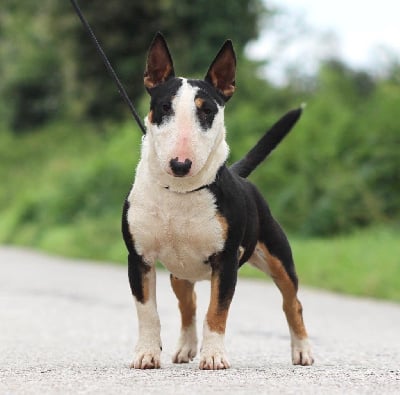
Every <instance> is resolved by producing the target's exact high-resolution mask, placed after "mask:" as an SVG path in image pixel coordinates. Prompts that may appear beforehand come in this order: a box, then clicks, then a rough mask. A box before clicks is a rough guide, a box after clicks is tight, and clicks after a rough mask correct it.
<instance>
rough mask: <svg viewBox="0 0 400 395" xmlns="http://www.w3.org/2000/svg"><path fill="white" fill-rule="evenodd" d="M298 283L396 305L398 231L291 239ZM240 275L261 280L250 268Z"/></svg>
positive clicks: (399, 293)
mask: <svg viewBox="0 0 400 395" xmlns="http://www.w3.org/2000/svg"><path fill="white" fill-rule="evenodd" d="M291 244H292V249H293V254H294V258H295V261H296V269H297V273H298V276H299V279H300V284H307V285H311V286H314V287H318V288H325V289H329V290H332V291H335V292H341V293H347V294H353V295H360V296H361V295H362V296H370V297H376V298H382V299H390V300H393V301H397V302H400V232H399V231H397V230H395V229H393V228H383V227H382V228H370V229H367V230H364V231H359V232H356V233H353V234H350V235H345V236H338V237H334V238H327V239H301V238H291ZM241 272H242V275H244V276H249V277H254V278H265V275H264V274H263V273H261V272H259V271H258V270H257V269H254V268H252V267H251V266H250V265H245V267H243V269H242V270H241Z"/></svg>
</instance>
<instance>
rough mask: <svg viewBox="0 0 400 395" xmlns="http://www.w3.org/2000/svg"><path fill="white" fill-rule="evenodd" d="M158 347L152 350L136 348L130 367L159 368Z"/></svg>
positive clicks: (159, 351)
mask: <svg viewBox="0 0 400 395" xmlns="http://www.w3.org/2000/svg"><path fill="white" fill-rule="evenodd" d="M160 354H161V350H160V348H158V349H154V350H140V349H137V350H136V354H135V359H134V361H133V362H132V364H131V368H132V369H159V368H160Z"/></svg>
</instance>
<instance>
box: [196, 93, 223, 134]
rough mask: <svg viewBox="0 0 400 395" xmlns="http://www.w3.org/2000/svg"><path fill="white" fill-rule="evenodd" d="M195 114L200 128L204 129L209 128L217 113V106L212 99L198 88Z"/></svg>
mask: <svg viewBox="0 0 400 395" xmlns="http://www.w3.org/2000/svg"><path fill="white" fill-rule="evenodd" d="M194 102H195V105H196V115H197V118H198V120H199V122H200V126H201V128H202V129H203V130H204V131H206V130H207V129H210V128H211V126H212V124H213V122H214V118H215V115H216V114H217V113H218V106H217V104H216V102H215V100H214V99H212V98H210V97H209V96H208V95H207V94H206V92H204V91H202V90H200V91H198V92H197V94H196V97H195V100H194Z"/></svg>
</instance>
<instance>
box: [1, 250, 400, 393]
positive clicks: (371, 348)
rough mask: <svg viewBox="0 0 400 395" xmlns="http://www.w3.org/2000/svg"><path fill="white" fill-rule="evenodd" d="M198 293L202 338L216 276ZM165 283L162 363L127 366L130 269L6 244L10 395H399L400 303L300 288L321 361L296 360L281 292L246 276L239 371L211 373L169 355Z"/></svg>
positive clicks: (171, 339)
mask: <svg viewBox="0 0 400 395" xmlns="http://www.w3.org/2000/svg"><path fill="white" fill-rule="evenodd" d="M321 264H322V263H321ZM300 280H301V279H300ZM196 291H197V295H198V306H199V308H198V319H197V324H198V330H199V334H200V335H201V328H202V321H203V317H204V314H205V311H206V308H207V304H208V300H209V283H208V282H202V283H198V284H197V285H196ZM157 292H158V308H159V313H160V318H161V326H162V341H163V354H162V368H161V369H158V370H145V371H140V370H134V369H129V364H130V362H131V360H132V357H133V350H134V345H135V340H136V337H137V321H136V313H135V309H134V303H133V299H132V296H131V294H130V289H129V284H128V278H127V270H126V267H124V266H118V265H110V264H103V263H94V262H87V261H78V260H72V259H65V258H59V257H54V256H48V255H45V254H42V253H38V252H34V251H30V250H26V249H18V248H14V247H5V246H3V247H0V394H18V395H19V394H119V395H122V394H132V393H135V394H149V395H152V394H177V395H179V394H188V393H189V394H215V393H218V394H221V395H223V394H378V393H379V394H400V335H399V334H400V305H398V304H394V303H389V302H382V301H375V300H372V299H362V298H354V297H348V296H342V295H336V294H333V293H328V292H323V291H319V290H314V289H310V288H306V287H301V289H300V294H299V298H300V300H301V301H302V303H303V307H304V316H305V322H306V325H307V328H308V331H309V335H310V339H311V342H312V344H313V349H314V356H315V359H316V362H315V365H314V366H312V367H301V366H292V365H291V362H290V344H289V334H288V328H287V324H286V321H285V318H284V315H283V312H282V309H281V298H280V294H279V292H278V290H277V289H276V287H275V286H274V285H273V284H272V283H270V282H267V281H250V280H245V279H239V282H238V286H237V290H236V294H235V297H234V300H233V303H232V307H231V311H230V315H229V319H228V327H227V334H226V348H227V351H228V355H229V358H230V362H231V366H232V368H231V369H229V370H226V371H215V372H213V371H200V370H199V369H198V362H199V360H198V357H196V358H195V360H194V361H193V362H191V363H189V364H183V365H175V364H173V363H172V362H171V358H172V354H173V352H174V351H175V350H174V347H175V345H176V343H177V340H178V334H179V314H178V308H177V302H176V300H175V296H174V295H173V293H172V291H171V290H170V287H169V279H168V275H167V274H166V273H165V272H162V271H161V272H159V273H158V284H157Z"/></svg>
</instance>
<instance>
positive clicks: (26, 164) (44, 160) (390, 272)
mask: <svg viewBox="0 0 400 395" xmlns="http://www.w3.org/2000/svg"><path fill="white" fill-rule="evenodd" d="M36 133H39V134H40V135H39V136H38V135H37V134H36ZM139 146H140V132H139V131H138V130H134V128H132V124H131V123H127V124H125V125H121V126H120V127H118V126H116V125H106V126H105V127H104V130H100V131H99V130H98V129H97V128H96V127H95V126H94V125H73V124H72V125H71V124H56V125H49V126H48V127H47V128H46V129H44V130H42V131H40V132H34V133H27V134H26V135H22V136H13V135H11V134H10V133H2V132H1V131H0V158H1V166H0V179H1V180H2V184H1V185H0V243H3V244H14V245H22V246H30V247H33V248H37V249H41V250H45V251H48V252H50V253H54V254H61V255H65V256H70V257H82V258H87V259H94V260H100V261H101V260H103V261H112V262H116V263H123V264H125V262H126V251H125V246H124V244H123V241H122V237H121V233H120V215H121V210H122V203H123V201H124V198H125V195H126V193H127V192H128V190H129V188H130V184H131V182H132V180H133V175H134V167H135V163H136V161H137V158H138V154H139ZM290 241H291V245H292V248H293V252H294V257H295V262H296V268H297V272H298V275H299V278H300V283H301V284H307V285H311V286H314V287H318V288H325V289H329V290H333V291H337V292H343V293H348V294H354V295H364V296H370V297H376V298H384V299H390V300H394V301H397V302H400V242H399V241H400V229H399V228H398V227H397V228H396V227H394V226H393V225H392V226H387V227H384V226H382V227H379V226H374V227H372V228H369V229H367V230H364V231H359V232H356V233H352V234H348V235H345V236H339V237H331V238H321V239H318V238H300V237H296V236H292V237H290ZM240 273H241V275H243V276H249V277H257V278H264V279H265V278H266V276H265V275H264V274H263V273H261V272H259V271H257V270H256V269H253V268H251V267H250V266H249V265H245V266H244V267H243V268H242V269H241V272H240Z"/></svg>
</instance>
